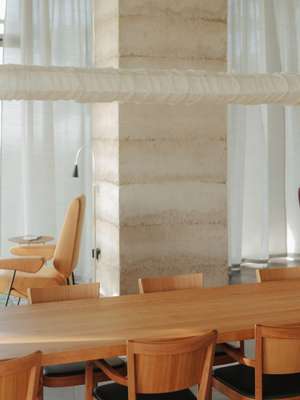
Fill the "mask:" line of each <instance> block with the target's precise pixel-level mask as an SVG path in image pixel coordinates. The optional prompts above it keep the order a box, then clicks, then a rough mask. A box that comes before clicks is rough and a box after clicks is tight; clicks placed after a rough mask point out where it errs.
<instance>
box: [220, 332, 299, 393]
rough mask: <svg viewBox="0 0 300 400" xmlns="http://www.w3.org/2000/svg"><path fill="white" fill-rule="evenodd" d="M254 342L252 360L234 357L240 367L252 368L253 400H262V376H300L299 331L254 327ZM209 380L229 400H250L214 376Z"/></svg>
mask: <svg viewBox="0 0 300 400" xmlns="http://www.w3.org/2000/svg"><path fill="white" fill-rule="evenodd" d="M255 341H256V346H255V349H256V355H255V357H256V358H255V359H249V358H247V357H244V356H241V355H239V357H238V354H236V355H237V359H238V360H239V362H240V364H242V365H245V366H248V367H253V368H255V400H263V374H271V375H282V374H295V373H300V328H294V327H292V328H281V327H279V328H278V327H268V326H262V325H256V327H255ZM279 349H280V351H279ZM225 368H226V367H225ZM212 381H213V387H214V388H215V389H217V390H218V391H220V392H221V393H223V394H224V395H225V396H228V397H229V398H230V399H233V400H250V399H252V400H253V397H247V396H244V395H241V394H239V393H237V392H236V391H235V390H233V389H231V388H230V387H229V386H227V385H226V384H224V383H222V382H220V381H219V380H218V379H216V378H214V377H213V379H212ZM299 387H300V384H299ZM280 399H281V400H299V399H300V395H299V396H293V397H281V398H280Z"/></svg>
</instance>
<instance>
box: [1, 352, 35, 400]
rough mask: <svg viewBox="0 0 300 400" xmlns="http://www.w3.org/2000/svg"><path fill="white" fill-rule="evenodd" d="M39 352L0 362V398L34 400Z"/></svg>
mask: <svg viewBox="0 0 300 400" xmlns="http://www.w3.org/2000/svg"><path fill="white" fill-rule="evenodd" d="M41 354H42V353H41V352H36V353H33V354H31V355H29V356H26V357H22V358H18V359H14V360H9V361H1V362H0V399H3V400H16V399H23V400H36V399H37V394H38V389H39V379H40V370H41Z"/></svg>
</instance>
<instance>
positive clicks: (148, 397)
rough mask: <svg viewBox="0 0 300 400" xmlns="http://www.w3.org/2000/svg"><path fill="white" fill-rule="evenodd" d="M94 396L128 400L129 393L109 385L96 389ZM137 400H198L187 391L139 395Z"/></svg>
mask: <svg viewBox="0 0 300 400" xmlns="http://www.w3.org/2000/svg"><path fill="white" fill-rule="evenodd" d="M94 396H95V398H96V399H97V400H128V391H127V387H126V386H121V385H118V384H117V383H109V384H107V385H101V386H98V387H96V388H95V390H94ZM137 400H196V397H195V396H194V395H193V393H192V392H191V391H190V390H188V389H186V390H179V391H177V392H172V393H162V394H137Z"/></svg>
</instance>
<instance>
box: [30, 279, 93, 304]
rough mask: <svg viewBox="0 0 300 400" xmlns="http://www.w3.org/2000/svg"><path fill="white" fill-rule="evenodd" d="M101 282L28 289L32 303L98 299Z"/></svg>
mask: <svg viewBox="0 0 300 400" xmlns="http://www.w3.org/2000/svg"><path fill="white" fill-rule="evenodd" d="M99 293H100V283H85V284H82V285H71V286H67V285H65V286H55V287H47V288H30V289H28V299H29V302H30V304H36V303H50V302H54V301H66V300H81V299H96V298H98V297H99Z"/></svg>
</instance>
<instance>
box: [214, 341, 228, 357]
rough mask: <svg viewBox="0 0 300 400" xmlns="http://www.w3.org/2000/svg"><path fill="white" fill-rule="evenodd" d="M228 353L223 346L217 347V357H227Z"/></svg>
mask: <svg viewBox="0 0 300 400" xmlns="http://www.w3.org/2000/svg"><path fill="white" fill-rule="evenodd" d="M225 355H226V353H225V351H224V350H223V348H222V347H221V346H219V345H218V344H217V345H216V350H215V356H225Z"/></svg>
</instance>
